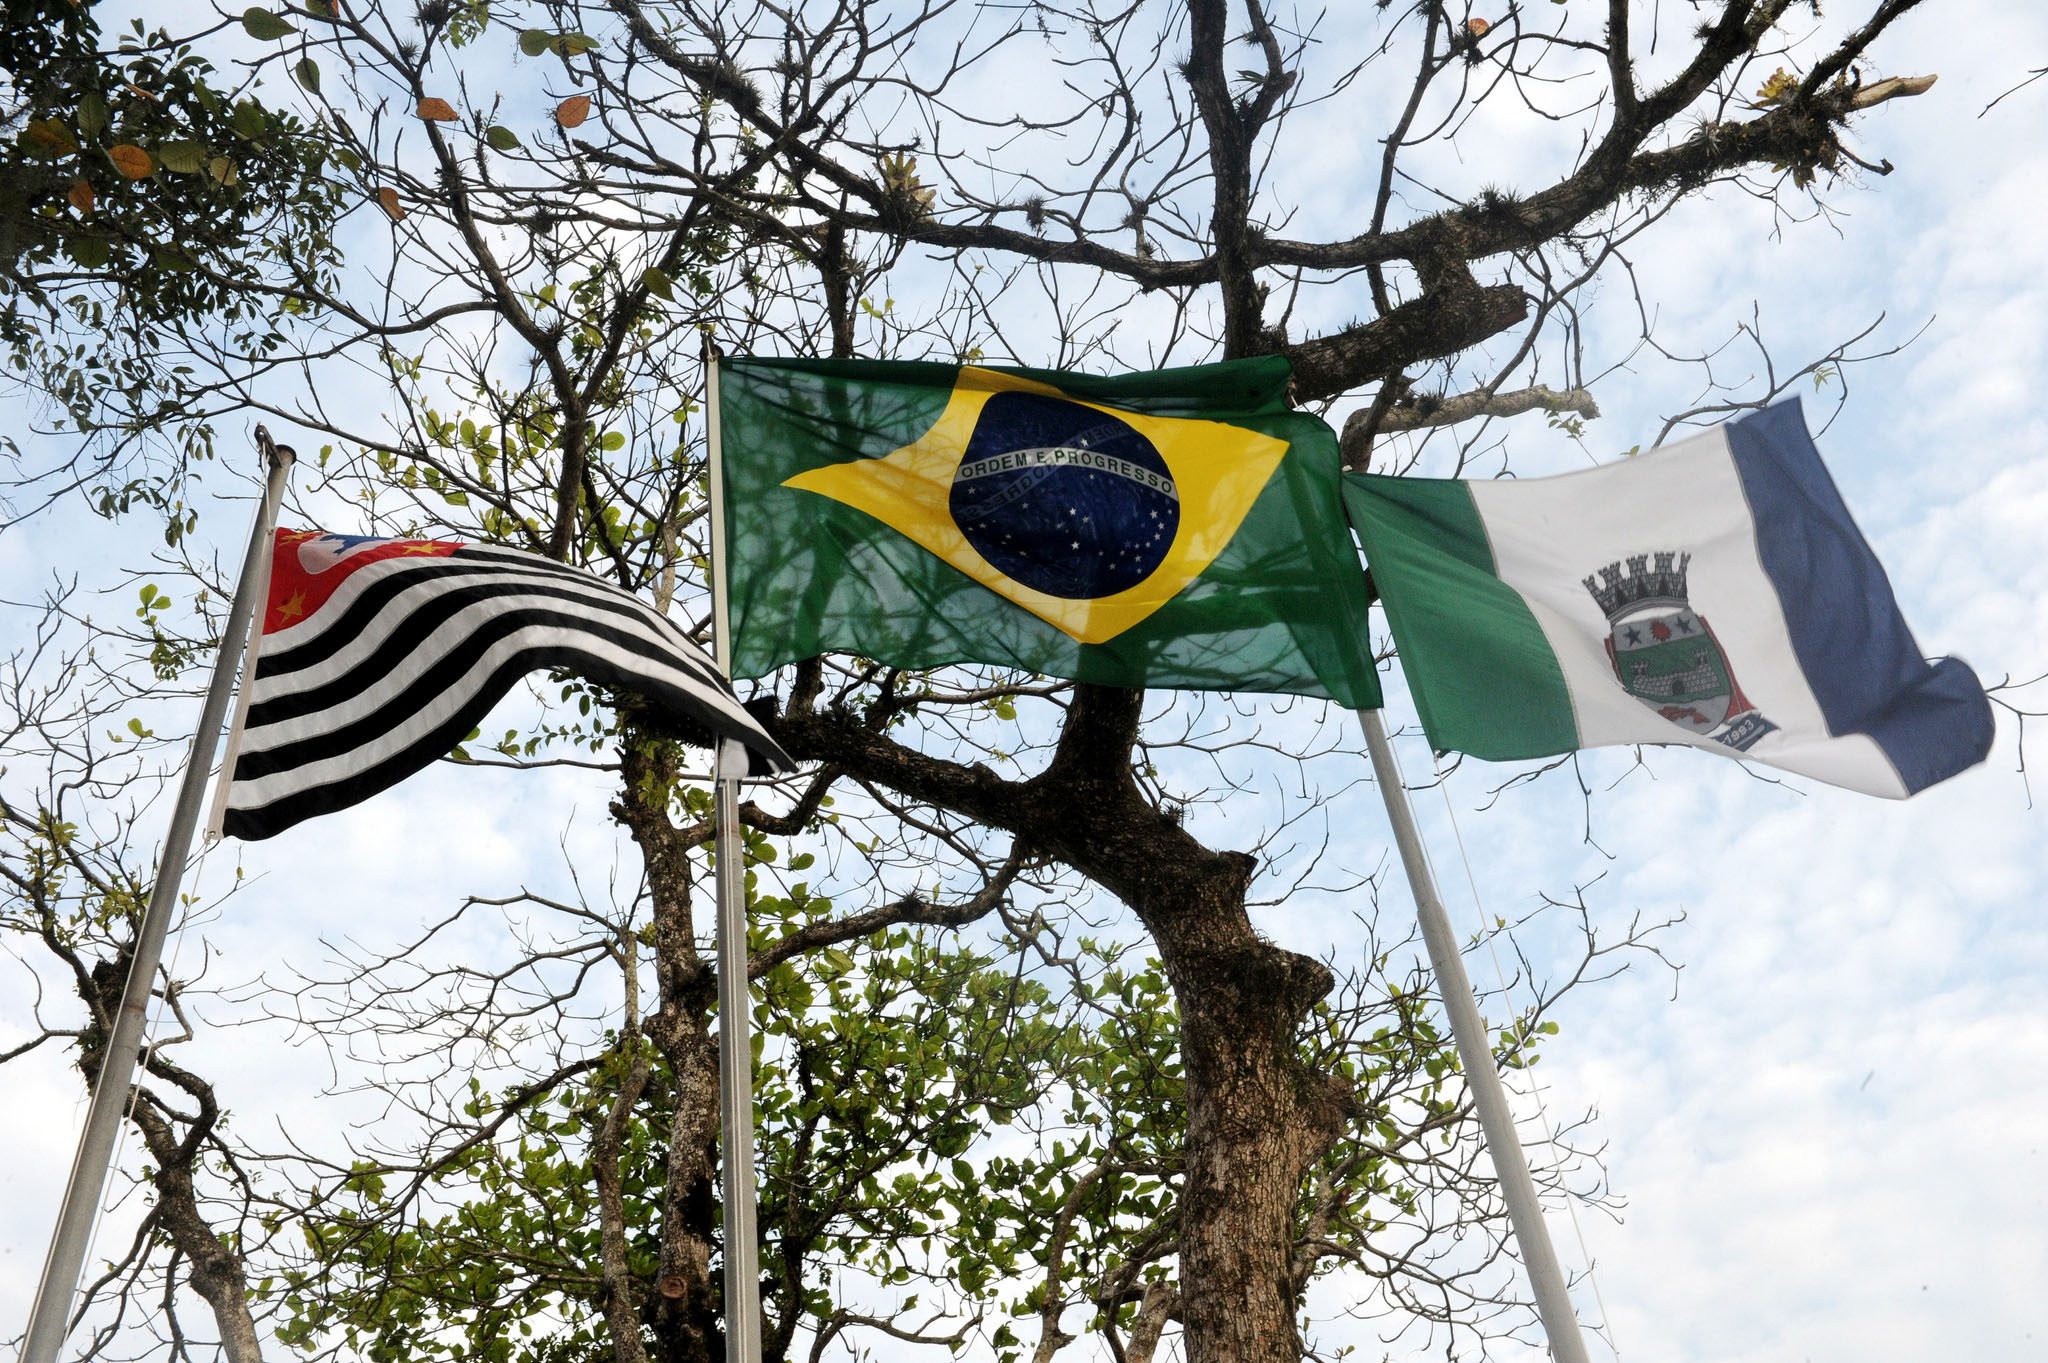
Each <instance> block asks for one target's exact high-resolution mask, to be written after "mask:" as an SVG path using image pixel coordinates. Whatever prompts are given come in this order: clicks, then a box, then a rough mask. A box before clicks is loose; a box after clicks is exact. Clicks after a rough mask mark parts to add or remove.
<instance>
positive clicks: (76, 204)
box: [64, 180, 92, 213]
mask: <svg viewBox="0 0 2048 1363" xmlns="http://www.w3.org/2000/svg"><path fill="white" fill-rule="evenodd" d="M64 197H65V198H67V199H69V200H71V206H72V207H73V208H75V209H77V210H78V211H79V212H81V213H90V212H92V186H91V185H89V184H87V183H86V182H85V181H83V180H80V181H78V182H76V183H75V184H73V185H72V186H71V192H70V193H69V194H66V195H65V196H64Z"/></svg>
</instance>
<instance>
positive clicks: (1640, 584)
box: [1584, 550, 1778, 752]
mask: <svg viewBox="0 0 2048 1363" xmlns="http://www.w3.org/2000/svg"><path fill="white" fill-rule="evenodd" d="M1651 558H1652V555H1650V554H1632V555H1630V556H1629V557H1628V559H1627V563H1628V569H1627V571H1626V572H1624V571H1623V570H1622V565H1621V562H1620V561H1616V562H1614V563H1609V564H1607V565H1606V566H1604V567H1602V568H1601V569H1600V571H1599V576H1598V577H1594V576H1593V575H1591V574H1588V575H1587V577H1586V578H1585V579H1584V582H1585V587H1586V590H1587V591H1588V592H1590V593H1592V596H1593V600H1594V601H1595V602H1597V603H1598V604H1599V606H1600V609H1601V611H1602V613H1604V614H1605V615H1606V616H1607V622H1608V624H1609V625H1610V626H1611V627H1612V628H1611V629H1610V630H1609V632H1608V636H1607V659H1608V661H1609V662H1611V663H1613V664H1614V675H1615V676H1616V677H1617V678H1619V679H1620V681H1621V685H1622V688H1623V689H1624V690H1626V691H1627V692H1628V693H1629V694H1630V695H1631V696H1634V697H1635V698H1636V699H1637V700H1639V701H1641V702H1642V703H1643V704H1645V705H1647V706H1649V707H1650V708H1651V709H1652V710H1655V711H1656V712H1657V714H1658V715H1659V716H1660V717H1661V718H1664V719H1668V720H1670V721H1671V722H1672V723H1673V724H1676V725H1679V726H1680V727H1681V728H1684V729H1687V730H1690V731H1691V732H1693V733H1695V734H1702V735H1707V736H1709V737H1712V738H1713V739H1714V740H1715V741H1717V742H1720V743H1724V744H1726V745H1727V746H1729V747H1731V748H1734V749H1735V750H1736V751H1737V752H1747V751H1748V750H1749V749H1750V747H1751V745H1753V744H1754V743H1755V742H1756V741H1757V740H1758V739H1760V738H1762V737H1763V736H1764V735H1765V734H1767V733H1770V732H1771V731H1772V730H1773V729H1775V728H1777V727H1778V726H1777V725H1775V724H1773V723H1771V722H1770V721H1769V720H1767V719H1765V718H1764V717H1763V716H1762V715H1760V714H1758V713H1757V709H1756V707H1755V706H1754V705H1752V704H1750V702H1749V698H1748V697H1747V696H1745V695H1743V694H1742V688H1741V686H1739V685H1737V683H1736V681H1735V672H1734V669H1733V668H1732V667H1730V665H1729V663H1728V655H1727V653H1726V652H1725V651H1723V649H1722V648H1721V641H1720V640H1719V639H1717V638H1715V637H1714V631H1713V627H1712V626H1710V625H1709V624H1707V622H1706V620H1705V619H1704V618H1703V617H1702V616H1700V615H1699V614H1697V613H1696V612H1695V611H1694V610H1693V608H1692V605H1691V603H1690V602H1689V601H1688V600H1687V599H1686V588H1685V579H1686V574H1687V572H1688V571H1689V570H1690V568H1691V565H1692V555H1691V554H1681V553H1679V552H1677V551H1675V550H1674V551H1671V552H1668V553H1658V554H1656V555H1655V559H1656V566H1655V567H1654V568H1653V567H1651V566H1650V561H1651Z"/></svg>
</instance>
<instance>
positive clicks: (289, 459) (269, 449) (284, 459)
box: [256, 422, 299, 468]
mask: <svg viewBox="0 0 2048 1363" xmlns="http://www.w3.org/2000/svg"><path fill="white" fill-rule="evenodd" d="M256 448H257V449H259V450H261V451H262V452H263V463H264V465H265V466H266V467H268V468H283V467H284V466H286V465H288V464H295V463H297V462H298V460H299V452H298V451H297V450H295V449H293V448H292V447H291V446H289V445H280V444H278V443H277V442H276V441H275V440H272V439H271V438H270V428H269V427H268V426H265V425H264V424H263V423H261V422H258V423H257V424H256Z"/></svg>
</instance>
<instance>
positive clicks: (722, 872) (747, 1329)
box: [704, 339, 761, 1363]
mask: <svg viewBox="0 0 2048 1363" xmlns="http://www.w3.org/2000/svg"><path fill="white" fill-rule="evenodd" d="M704 413H705V460H706V462H707V464H708V465H709V467H710V485H711V486H710V491H711V631H712V634H711V646H712V651H713V653H714V655H715V656H716V658H717V661H718V670H719V672H720V674H721V675H723V676H724V677H726V678H727V679H728V680H730V679H731V677H732V641H731V625H732V620H731V613H730V609H729V605H728V598H727V596H726V594H725V550H726V545H725V469H724V466H723V462H722V459H721V455H722V454H723V449H722V446H721V442H720V438H719V436H720V432H719V425H718V417H719V412H718V350H717V347H715V346H714V345H712V344H711V342H710V341H709V339H707V340H706V341H705V343H704ZM746 769H747V750H746V749H745V748H744V747H742V746H741V745H740V744H738V743H735V742H733V741H732V740H731V739H727V740H725V741H724V742H722V743H720V744H719V745H718V760H717V763H716V767H715V770H714V773H713V782H714V786H715V796H714V798H715V810H714V812H715V814H716V816H717V819H718V1099H719V1117H720V1122H719V1126H720V1130H721V1132H722V1133H723V1137H724V1142H725V1160H724V1170H723V1173H724V1191H725V1358H726V1363H761V1247H760V1241H759V1237H758V1233H757V1232H756V1230H755V1222H756V1218H755V1214H754V1047H753V1041H752V1038H751V1037H750V1036H749V1035H748V1033H749V1030H750V1029H749V1025H748V1024H749V1023H750V1022H751V1021H752V1019H753V1002H752V999H751V998H750V996H749V993H748V989H747V890H746V875H745V871H746V854H745V851H744V848H743V846H742V844H741V841H740V776H741V775H742V774H743V773H745V771H746Z"/></svg>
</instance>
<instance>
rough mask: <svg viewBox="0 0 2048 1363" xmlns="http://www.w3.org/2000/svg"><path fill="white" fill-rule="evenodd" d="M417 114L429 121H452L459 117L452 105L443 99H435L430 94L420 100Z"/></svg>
mask: <svg viewBox="0 0 2048 1363" xmlns="http://www.w3.org/2000/svg"><path fill="white" fill-rule="evenodd" d="M419 115H420V117H421V118H424V119H426V120H427V122H429V123H453V122H455V121H456V120H457V119H459V118H460V117H461V115H460V114H457V113H456V112H455V106H454V105H452V104H450V103H449V102H448V101H447V100H445V99H435V98H433V97H432V96H428V97H427V98H426V99H423V100H421V101H420V107H419Z"/></svg>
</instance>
